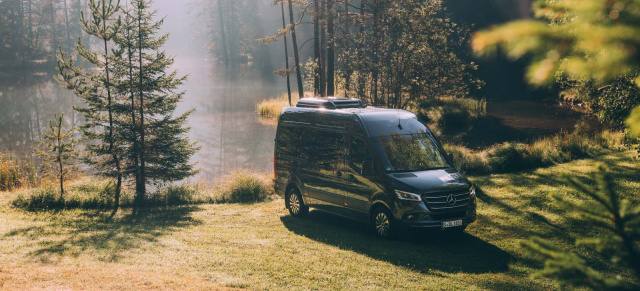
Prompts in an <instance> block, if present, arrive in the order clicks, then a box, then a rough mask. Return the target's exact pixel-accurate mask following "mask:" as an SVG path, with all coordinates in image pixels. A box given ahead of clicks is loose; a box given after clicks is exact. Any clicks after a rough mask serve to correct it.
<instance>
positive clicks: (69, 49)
mask: <svg viewBox="0 0 640 291" xmlns="http://www.w3.org/2000/svg"><path fill="white" fill-rule="evenodd" d="M63 1H64V23H65V29H66V30H67V52H69V51H71V35H70V33H69V11H68V9H67V0H63Z"/></svg>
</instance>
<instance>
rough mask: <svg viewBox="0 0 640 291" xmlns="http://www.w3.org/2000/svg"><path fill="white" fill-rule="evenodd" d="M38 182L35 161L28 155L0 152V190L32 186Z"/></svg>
mask: <svg viewBox="0 0 640 291" xmlns="http://www.w3.org/2000/svg"><path fill="white" fill-rule="evenodd" d="M37 184H38V176H37V171H36V166H35V162H34V161H33V159H31V158H30V157H28V156H25V157H24V158H19V157H17V156H13V155H8V154H0V191H13V190H15V189H20V188H25V187H34V186H36V185H37Z"/></svg>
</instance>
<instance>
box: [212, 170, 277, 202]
mask: <svg viewBox="0 0 640 291" xmlns="http://www.w3.org/2000/svg"><path fill="white" fill-rule="evenodd" d="M269 188H270V187H269V186H268V183H267V182H266V181H265V179H264V178H261V177H259V176H257V175H255V174H251V173H249V172H248V171H245V170H240V171H238V172H236V173H235V174H233V175H232V176H231V177H230V178H229V181H228V182H227V183H226V184H225V185H224V188H223V194H222V202H227V203H253V202H260V201H264V200H266V199H267V198H268V197H269V195H270V194H271V190H270V189H269Z"/></svg>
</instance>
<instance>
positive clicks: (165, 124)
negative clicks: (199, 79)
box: [125, 0, 198, 206]
mask: <svg viewBox="0 0 640 291" xmlns="http://www.w3.org/2000/svg"><path fill="white" fill-rule="evenodd" d="M131 4H132V9H130V10H126V11H125V14H126V15H127V17H129V18H131V19H134V20H135V21H136V23H135V24H136V25H135V26H134V27H131V29H132V32H133V35H135V36H136V38H135V43H134V55H135V61H134V62H133V65H134V66H135V67H134V68H133V74H134V75H135V76H136V78H137V80H136V85H137V86H136V90H135V95H136V99H137V103H134V106H135V107H136V108H135V109H136V110H135V111H136V116H135V118H136V124H135V127H136V128H137V136H136V139H137V140H136V145H137V146H136V147H132V148H130V151H132V153H131V154H130V155H129V156H134V157H136V158H137V160H138V161H139V166H138V168H137V170H136V172H137V175H136V176H137V182H136V198H135V202H136V203H135V204H136V206H141V205H143V204H144V200H145V194H146V185H147V183H149V182H150V181H163V182H166V181H177V180H182V179H184V178H186V177H189V176H191V175H193V174H195V172H196V171H195V170H194V166H193V164H191V163H190V162H189V160H190V158H191V156H192V155H193V154H194V153H195V152H196V150H197V149H198V148H197V147H196V145H195V144H194V143H191V142H190V141H189V139H188V137H187V133H188V131H189V128H188V127H186V123H187V118H188V117H189V115H191V114H192V113H193V110H189V111H187V112H185V113H183V114H181V115H178V116H174V111H175V110H176V107H177V105H178V103H179V102H180V101H181V100H182V98H183V96H184V92H176V91H177V90H178V87H179V86H180V85H182V83H183V82H184V81H185V80H186V79H187V77H186V76H178V72H177V71H172V72H169V70H170V67H171V65H172V64H173V61H174V60H173V57H170V56H168V55H167V54H166V52H164V51H162V50H161V48H162V46H163V45H164V44H165V42H166V41H167V39H168V37H169V35H167V34H165V35H160V36H158V33H159V30H160V27H161V26H162V24H163V20H159V21H157V20H154V18H155V15H156V11H152V10H151V4H152V1H151V0H133V1H131ZM129 45H130V44H128V43H126V44H125V46H129Z"/></svg>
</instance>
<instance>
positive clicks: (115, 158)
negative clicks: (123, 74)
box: [64, 0, 122, 215]
mask: <svg viewBox="0 0 640 291" xmlns="http://www.w3.org/2000/svg"><path fill="white" fill-rule="evenodd" d="M64 2H65V9H66V3H67V1H66V0H65V1H64ZM106 5H107V3H106V1H105V0H102V17H103V20H102V30H103V31H104V32H105V33H106V31H107V21H106V19H105V18H106V17H107V11H106V9H107V7H106ZM65 14H66V11H65ZM68 33H69V29H68V26H67V35H68ZM102 40H103V43H104V55H105V63H104V71H105V75H106V80H105V84H104V87H105V89H106V91H107V106H108V107H107V111H108V113H109V151H110V152H111V156H112V158H113V163H114V166H115V168H116V177H117V183H116V189H115V191H116V193H115V198H116V205H117V203H119V202H120V187H121V186H122V169H121V167H120V166H121V165H120V158H119V157H118V154H117V153H116V151H115V148H114V137H113V104H112V98H111V78H110V75H109V58H108V55H109V43H108V40H107V38H106V35H105V36H104V38H103V39H102ZM117 207H118V206H114V211H113V215H115V213H116V211H117Z"/></svg>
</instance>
